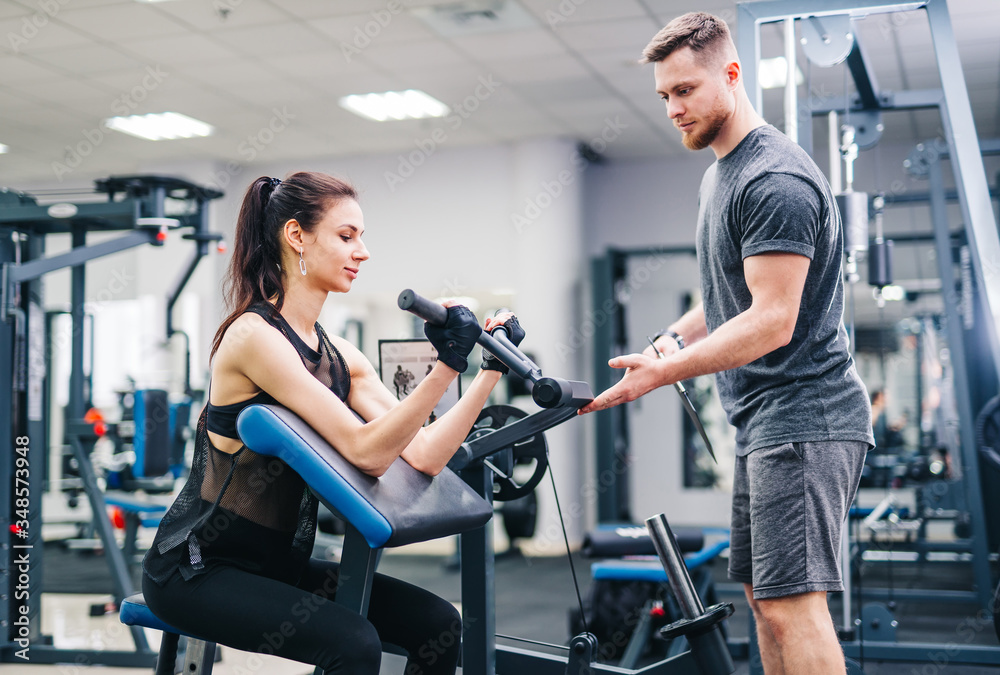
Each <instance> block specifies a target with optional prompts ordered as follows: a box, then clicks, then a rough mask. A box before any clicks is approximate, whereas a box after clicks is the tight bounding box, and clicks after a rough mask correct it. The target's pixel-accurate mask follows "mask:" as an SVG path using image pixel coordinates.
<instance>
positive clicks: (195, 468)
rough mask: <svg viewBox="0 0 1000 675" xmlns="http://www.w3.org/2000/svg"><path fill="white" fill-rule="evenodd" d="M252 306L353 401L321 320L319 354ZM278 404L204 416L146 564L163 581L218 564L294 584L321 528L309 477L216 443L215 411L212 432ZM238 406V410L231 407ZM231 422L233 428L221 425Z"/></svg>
mask: <svg viewBox="0 0 1000 675" xmlns="http://www.w3.org/2000/svg"><path fill="white" fill-rule="evenodd" d="M249 311H252V312H254V313H255V314H259V315H260V316H261V317H263V318H264V320H265V321H267V322H268V323H269V324H270V325H271V326H273V327H274V328H275V329H277V330H278V331H280V332H281V333H282V334H283V335H284V336H285V337H286V338H287V339H288V341H289V342H291V343H292V345H294V346H295V348H296V350H297V351H298V352H299V356H300V357H301V358H302V363H303V365H305V367H306V369H308V370H309V372H311V373H312V374H313V375H314V376H315V377H316V379H318V380H319V381H320V382H322V383H323V384H324V385H325V386H327V387H329V388H330V390H331V391H332V392H333V393H334V394H336V395H337V397H338V398H339V399H341V400H342V401H346V400H347V395H348V393H349V391H350V386H351V376H350V371H349V370H348V368H347V364H346V363H345V362H344V359H343V357H342V356H341V355H340V352H338V351H337V349H336V348H335V347H334V346H333V345H332V344H331V343H330V339H329V337H327V335H326V332H325V331H324V330H323V328H322V327H321V326H320V325H319V324H318V323H317V324H316V333H317V334H318V336H319V352H316V351H314V350H312V349H310V348H309V347H308V346H307V345H306V344H305V343H304V342H303V341H302V339H301V338H299V336H298V335H297V334H296V333H295V331H294V330H292V328H291V326H289V325H288V323H287V322H285V320H284V318H282V316H281V314H279V313H278V311H277V310H276V309H274V307H273V306H271V305H270V304H267V303H260V304H258V305H254V306H253V307H251V308H250V310H249ZM266 402H274V399H273V398H271V397H270V396H268V395H267V394H266V393H264V392H262V394H258V395H257V396H255V397H253V398H252V399H250V400H248V401H243V402H240V403H236V404H233V405H229V406H206V407H205V409H204V410H203V411H202V414H201V417H200V418H199V420H198V428H197V434H196V436H195V452H194V460H193V462H192V465H191V475H190V476H189V477H188V481H187V483H186V484H185V485H184V488H183V489H182V490H181V492H180V494H179V495H178V496H177V499H176V500H175V501H174V503H173V505H172V506H171V507H170V509H169V510H168V511H167V513H166V515H164V517H163V520H162V521H160V526H159V529H158V530H157V532H156V537H155V538H154V539H153V545H152V546H151V547H150V549H149V551H148V552H147V553H146V557H145V558H144V559H143V570H144V571H145V573H146V575H148V576H149V577H150V578H151V579H152V580H153V581H155V582H157V583H158V584H161V585H162V584H163V583H165V582H166V581H167V579H169V578H170V576H171V575H172V574H174V573H175V572H179V573H180V574H181V575H182V576H183V577H184V578H185V579H190V578H191V577H193V576H195V575H197V574H201V573H203V572H204V571H205V570H206V569H208V567H210V566H212V565H217V564H230V565H235V566H238V567H240V568H242V569H245V570H247V571H250V572H254V573H256V574H262V575H265V576H268V577H271V578H274V579H279V580H282V581H286V582H288V583H294V582H295V581H296V580H297V579H298V576H299V574H301V571H302V569H303V567H304V566H305V563H306V561H307V560H308V558H309V555H310V554H311V553H312V546H313V540H314V538H315V534H316V509H317V505H318V502H317V500H316V498H315V497H314V496H313V494H312V493H311V492H310V491H309V489H308V488H307V487H306V484H305V482H304V481H303V480H302V478H301V477H300V476H299V475H298V474H297V473H295V471H293V470H292V469H291V468H290V467H289V466H288V465H287V464H285V463H284V462H283V461H281V460H280V459H278V458H276V457H267V456H264V455H258V454H257V453H255V452H253V451H252V450H250V449H249V448H247V447H246V446H244V447H242V448H240V449H239V450H238V451H237V452H235V453H233V454H228V453H224V452H222V451H220V450H218V449H216V448H215V447H214V446H213V445H212V444H211V442H210V441H209V439H208V420H209V416H212V417H216V416H217V415H218V412H219V411H220V409H221V412H222V415H221V420H220V419H216V420H214V422H221V424H219V423H213V424H212V426H213V429H212V430H213V431H215V432H217V433H221V434H222V435H225V436H229V437H231V438H236V437H237V434H236V432H235V419H236V415H237V414H239V410H242V408H243V407H245V406H247V405H249V404H250V403H266ZM234 409H235V413H233V412H232V411H233V410H234ZM230 420H231V423H232V433H231V434H230V433H226V432H225V431H217V429H220V428H222V429H225V428H226V425H227V423H228V421H230Z"/></svg>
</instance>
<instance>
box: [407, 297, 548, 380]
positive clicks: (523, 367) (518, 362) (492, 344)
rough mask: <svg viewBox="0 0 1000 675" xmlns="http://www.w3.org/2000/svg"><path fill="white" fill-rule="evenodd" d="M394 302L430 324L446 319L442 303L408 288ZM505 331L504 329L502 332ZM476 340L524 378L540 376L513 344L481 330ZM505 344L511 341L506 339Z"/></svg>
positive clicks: (533, 378) (437, 323) (446, 310)
mask: <svg viewBox="0 0 1000 675" xmlns="http://www.w3.org/2000/svg"><path fill="white" fill-rule="evenodd" d="M396 304H397V305H399V308H400V309H403V310H406V311H407V312H410V313H412V314H415V315H417V316H419V317H420V318H421V319H423V320H424V321H426V322H427V323H429V324H431V325H435V326H443V325H444V324H445V323H446V322H447V321H448V309H447V308H446V307H445V306H444V305H442V304H439V303H437V302H434V301H433V300H428V299H427V298H425V297H423V296H421V295H419V294H417V293H416V292H414V291H413V290H412V289H409V288H407V289H406V290H404V291H403V292H402V293H400V294H399V298H398V299H397V301H396ZM506 332H507V331H506V330H505V331H504V333H506ZM476 342H478V343H479V344H480V345H482V346H483V347H486V349H488V350H490V353H491V354H493V356H495V357H497V358H498V359H500V361H501V362H502V363H503V364H504V365H505V366H507V367H508V368H510V369H511V370H512V371H514V372H515V373H517V374H518V375H520V376H521V377H523V378H524V379H526V380H531V381H532V382H536V381H537V380H538V378H539V377H540V374H539V373H535V372H532V370H531V367H530V366H528V365H527V364H526V363H525V362H524V361H525V357H524V356H523V355H522V354H521V352H520V350H519V349H517V348H516V347H514V346H513V345H511V347H507V346H506V345H504V344H503V343H502V342H500V341H498V340H497V339H496V338H494V337H493V336H492V335H490V334H489V333H487V332H486V331H482V333H481V334H480V335H479V337H478V338H477V339H476ZM507 344H511V343H510V342H509V341H508V343H507Z"/></svg>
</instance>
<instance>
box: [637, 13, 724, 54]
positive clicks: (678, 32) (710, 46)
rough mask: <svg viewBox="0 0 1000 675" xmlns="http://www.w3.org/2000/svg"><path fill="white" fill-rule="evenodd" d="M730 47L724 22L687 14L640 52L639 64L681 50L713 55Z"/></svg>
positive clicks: (698, 14)
mask: <svg viewBox="0 0 1000 675" xmlns="http://www.w3.org/2000/svg"><path fill="white" fill-rule="evenodd" d="M730 46H732V49H733V51H734V52H735V46H733V38H732V36H731V35H730V34H729V26H727V25H726V22H725V21H723V20H722V19H720V18H719V17H717V16H714V15H712V14H708V13H706V12H688V13H687V14H684V15H681V16H679V17H677V18H676V19H674V20H673V21H671V22H670V23H668V24H667V25H666V26H664V27H663V29H662V30H661V31H660V32H659V33H657V34H656V35H655V36H654V37H653V39H652V40H650V42H649V44H648V45H646V48H645V49H643V50H642V58H641V59H639V63H656V62H657V61H662V60H663V59H665V58H667V57H668V56H670V55H671V54H673V53H674V52H675V51H677V50H678V49H680V48H681V47H690V48H691V49H692V50H693V51H695V52H708V54H709V55H711V56H717V55H719V54H723V53H725V50H726V48H727V47H730Z"/></svg>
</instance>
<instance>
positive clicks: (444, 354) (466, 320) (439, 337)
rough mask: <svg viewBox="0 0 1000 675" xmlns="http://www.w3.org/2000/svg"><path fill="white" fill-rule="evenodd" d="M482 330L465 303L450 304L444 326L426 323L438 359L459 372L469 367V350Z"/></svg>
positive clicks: (426, 332)
mask: <svg viewBox="0 0 1000 675" xmlns="http://www.w3.org/2000/svg"><path fill="white" fill-rule="evenodd" d="M482 332H483V329H482V326H480V325H479V321H478V320H477V319H476V315H475V314H473V313H472V311H471V310H470V309H469V308H468V307H465V306H463V305H450V306H448V320H447V321H446V322H445V324H444V325H443V326H435V325H433V324H430V323H425V324H424V335H426V336H427V339H428V340H430V341H431V344H432V345H434V349H436V350H437V353H438V361H440V362H441V363H443V364H444V365H446V366H448V367H449V368H451V369H452V370H455V371H457V372H459V373H464V372H465V371H466V369H468V367H469V361H468V356H469V352H471V351H472V348H473V347H475V346H476V340H478V339H479V336H480V335H482Z"/></svg>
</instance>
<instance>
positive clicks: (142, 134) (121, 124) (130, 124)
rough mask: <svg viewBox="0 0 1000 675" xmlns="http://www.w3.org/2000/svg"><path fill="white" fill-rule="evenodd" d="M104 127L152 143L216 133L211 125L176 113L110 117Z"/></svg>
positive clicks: (105, 121)
mask: <svg viewBox="0 0 1000 675" xmlns="http://www.w3.org/2000/svg"><path fill="white" fill-rule="evenodd" d="M104 126H106V127H107V128H108V129H114V130H115V131H121V132H122V133H126V134H130V135H132V136H137V137H138V138H145V139H146V140H150V141H172V140H175V139H178V138H196V137H201V136H211V135H212V133H213V132H214V131H215V128H214V127H212V125H211V124H206V123H205V122H202V121H200V120H196V119H194V118H193V117H188V116H187V115H181V114H180V113H175V112H164V113H148V114H146V115H129V116H128V117H110V118H108V119H106V120H104Z"/></svg>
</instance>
